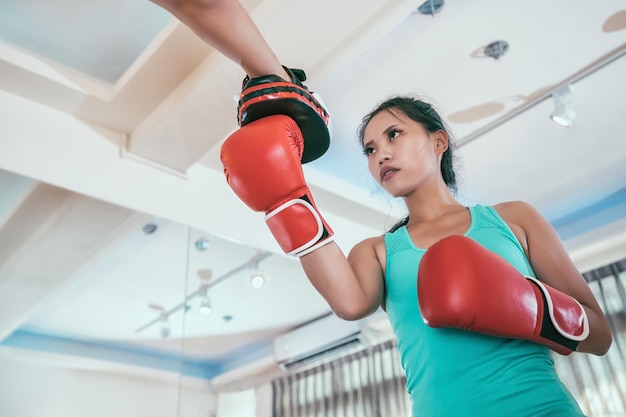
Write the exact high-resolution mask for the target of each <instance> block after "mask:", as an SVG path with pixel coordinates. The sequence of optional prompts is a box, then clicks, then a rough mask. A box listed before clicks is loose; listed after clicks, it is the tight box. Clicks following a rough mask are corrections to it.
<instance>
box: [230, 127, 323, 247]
mask: <svg viewBox="0 0 626 417" xmlns="http://www.w3.org/2000/svg"><path fill="white" fill-rule="evenodd" d="M303 144H304V138H303V137H302V133H301V132H300V129H299V127H298V125H297V124H296V122H295V121H294V120H292V119H291V118H290V117H287V116H284V115H274V116H267V117H264V118H262V119H259V120H257V121H255V122H252V123H250V124H247V125H245V126H243V127H241V128H240V129H238V130H237V131H235V133H233V134H232V135H230V136H229V137H228V138H227V139H226V141H225V142H224V144H223V145H222V149H221V155H220V157H221V160H222V164H223V165H224V173H225V174H226V180H227V181H228V184H229V185H230V187H231V188H232V190H233V191H234V192H235V194H237V196H238V197H239V198H240V199H241V200H242V201H243V202H244V203H245V204H246V205H248V207H250V208H251V209H252V210H254V211H257V212H263V213H265V221H266V223H267V226H268V227H269V229H270V231H271V232H272V234H273V235H274V238H275V239H276V241H277V242H278V244H279V245H280V247H281V248H282V250H283V251H284V252H285V253H286V254H288V255H295V256H302V255H305V254H307V253H309V252H312V251H313V250H315V249H317V248H319V247H320V246H322V245H325V244H326V243H329V242H331V241H332V240H333V231H332V229H331V228H330V227H329V226H328V224H327V223H326V221H325V220H324V219H323V218H322V215H321V214H320V212H319V211H318V209H317V207H316V206H315V202H314V201H313V196H312V195H311V191H310V190H309V187H308V186H307V184H306V182H305V180H304V174H303V172H302V165H301V164H300V160H301V157H302V151H303V146H304V145H303Z"/></svg>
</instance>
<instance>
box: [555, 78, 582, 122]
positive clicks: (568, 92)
mask: <svg viewBox="0 0 626 417" xmlns="http://www.w3.org/2000/svg"><path fill="white" fill-rule="evenodd" d="M573 95H574V94H573V92H572V86H571V85H570V84H566V85H564V86H562V87H559V88H557V89H556V90H554V92H553V93H552V99H553V100H554V111H553V112H552V114H551V115H550V119H552V121H553V122H554V123H556V124H557V125H559V126H563V127H570V126H572V125H573V124H574V119H576V113H574V110H573V109H572V105H573V102H574V100H573Z"/></svg>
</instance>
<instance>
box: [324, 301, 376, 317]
mask: <svg viewBox="0 0 626 417" xmlns="http://www.w3.org/2000/svg"><path fill="white" fill-rule="evenodd" d="M330 307H331V309H332V310H333V312H334V313H335V314H336V315H337V317H339V318H341V319H343V320H348V321H354V320H360V319H362V318H365V317H367V316H369V315H371V314H373V313H374V312H375V311H376V310H377V309H378V305H373V304H365V303H359V302H350V301H347V302H346V301H344V302H341V303H336V304H334V305H331V306H330Z"/></svg>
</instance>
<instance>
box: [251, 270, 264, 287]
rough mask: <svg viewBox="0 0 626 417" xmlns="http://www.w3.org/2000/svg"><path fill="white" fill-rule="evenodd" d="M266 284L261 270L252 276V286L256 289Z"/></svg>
mask: <svg viewBox="0 0 626 417" xmlns="http://www.w3.org/2000/svg"><path fill="white" fill-rule="evenodd" d="M264 285H265V277H264V276H263V275H261V274H260V273H259V272H255V273H253V274H252V275H251V276H250V286H251V287H252V288H254V289H257V290H258V289H259V288H263V286H264Z"/></svg>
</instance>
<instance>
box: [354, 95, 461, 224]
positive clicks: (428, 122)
mask: <svg viewBox="0 0 626 417" xmlns="http://www.w3.org/2000/svg"><path fill="white" fill-rule="evenodd" d="M390 109H398V110H400V111H402V112H403V113H404V114H406V115H407V116H408V117H409V118H410V119H412V120H414V121H416V122H417V123H420V124H421V125H422V126H424V128H425V129H426V131H428V132H430V133H435V132H437V131H440V130H443V131H444V132H445V133H446V134H447V135H448V149H446V151H445V152H444V153H443V155H442V157H441V176H442V177H443V181H444V182H445V183H446V185H447V186H448V188H449V189H450V190H451V191H452V192H456V191H457V182H456V174H455V172H454V164H453V162H454V155H453V152H454V149H453V148H454V146H453V140H452V135H451V134H450V132H449V130H448V129H447V127H446V125H445V123H444V122H443V120H441V116H439V113H437V111H436V110H435V109H434V107H433V106H432V105H431V104H429V103H426V102H425V101H422V100H420V99H417V98H414V97H410V96H396V97H392V98H389V99H387V100H385V101H384V102H382V103H381V104H379V105H378V106H376V107H375V108H374V110H372V111H371V112H369V113H368V114H366V115H365V116H364V117H363V120H362V121H361V124H360V125H359V128H358V131H357V133H358V137H359V141H360V142H361V146H363V143H364V140H365V137H364V136H365V128H367V125H368V124H369V122H370V121H371V120H372V118H373V117H374V116H376V115H377V114H378V113H380V112H382V111H385V110H390ZM408 221H409V218H408V217H406V218H405V219H403V220H402V221H400V222H399V223H398V224H396V225H394V226H393V227H392V228H391V230H389V231H390V232H393V231H395V230H397V229H398V228H400V227H402V226H404V225H406V224H407V223H408Z"/></svg>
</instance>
